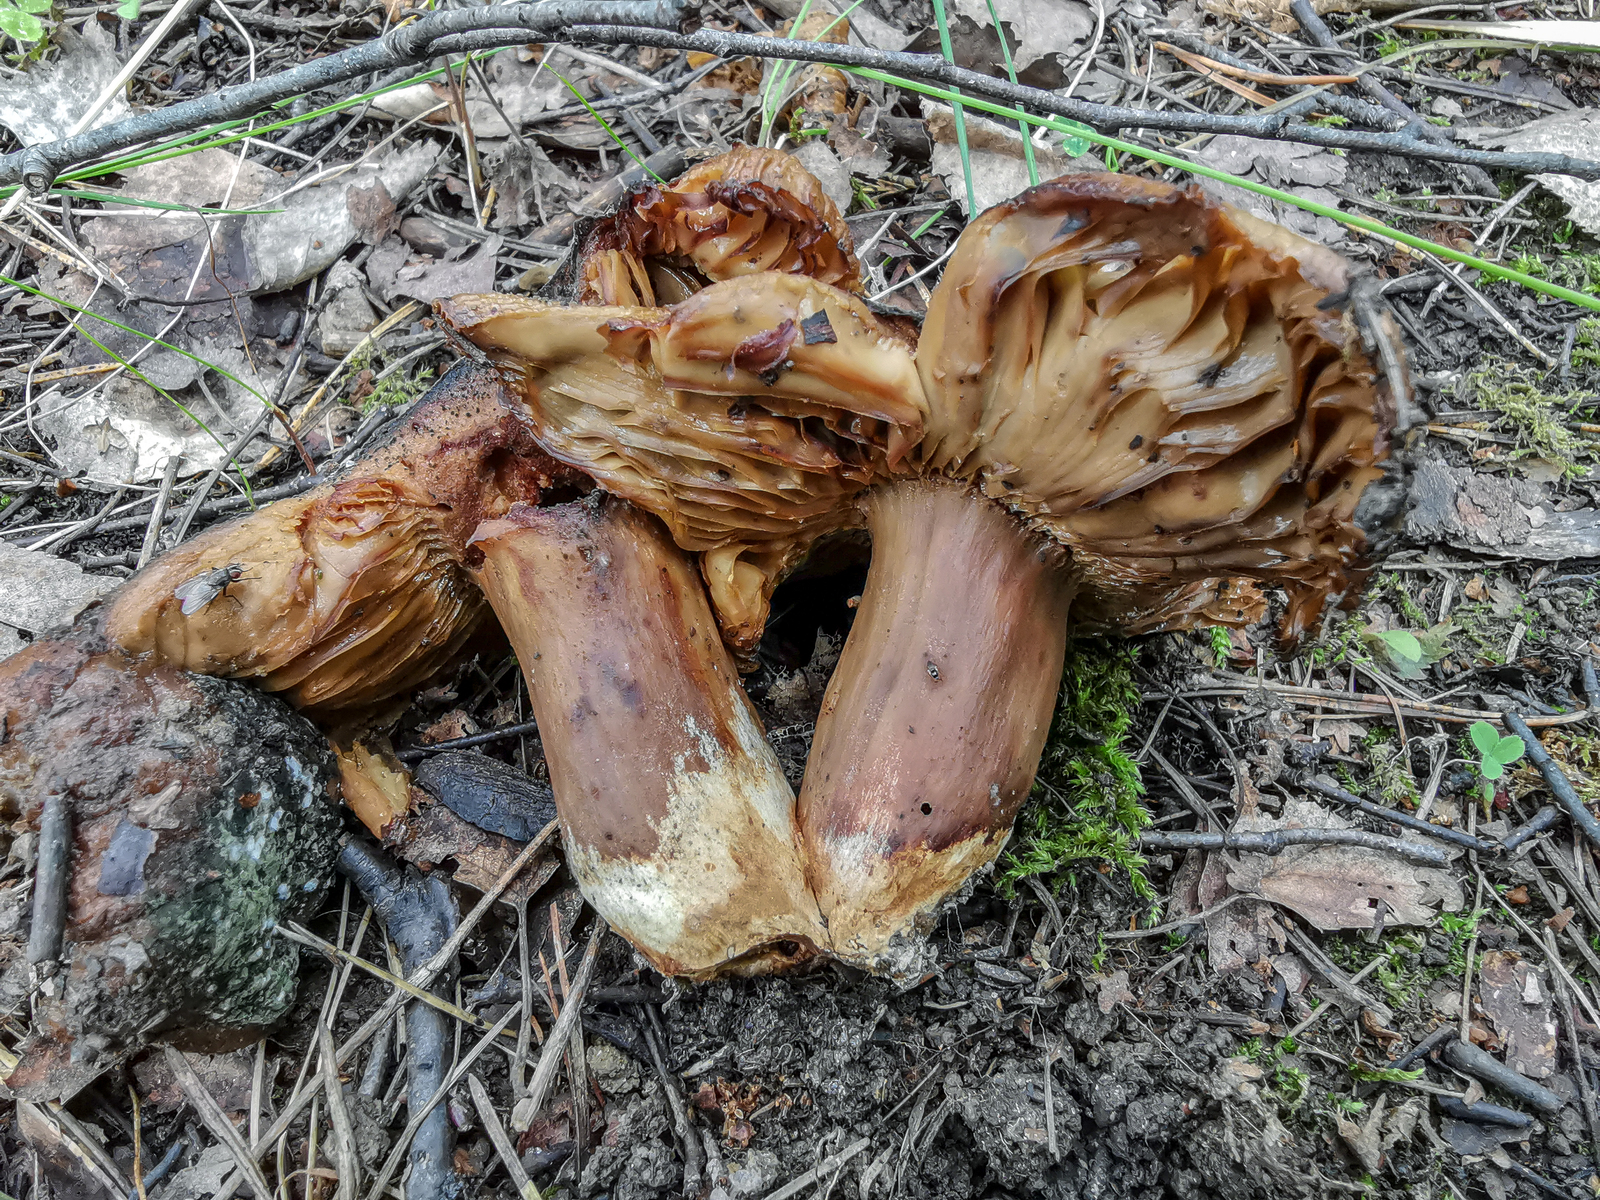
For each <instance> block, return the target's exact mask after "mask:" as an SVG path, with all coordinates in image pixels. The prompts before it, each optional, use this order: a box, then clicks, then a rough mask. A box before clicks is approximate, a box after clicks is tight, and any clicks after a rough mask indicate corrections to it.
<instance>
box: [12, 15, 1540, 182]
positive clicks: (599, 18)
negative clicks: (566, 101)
mask: <svg viewBox="0 0 1600 1200" xmlns="http://www.w3.org/2000/svg"><path fill="white" fill-rule="evenodd" d="M680 11H681V8H680V5H679V4H678V3H676V0H612V2H607V0H547V2H545V3H538V4H526V3H525V4H506V5H496V6H493V7H485V8H463V9H454V10H452V11H450V12H442V13H434V14H432V15H431V16H426V17H423V18H421V19H420V20H416V21H413V22H412V23H411V24H409V25H402V26H399V27H398V28H395V29H391V30H390V31H389V32H388V33H386V34H384V35H383V36H382V37H381V38H378V39H377V40H375V41H371V42H367V43H365V44H364V45H360V46H354V47H352V48H351V49H349V50H342V51H340V52H339V53H337V54H329V55H327V56H326V57H323V58H318V59H314V60H313V61H311V62H308V63H304V64H302V65H301V66H298V67H291V68H290V69H289V70H287V71H280V72H278V73H277V74H276V75H268V76H265V77H263V78H261V79H258V80H256V81H255V82H253V83H245V84H239V85H237V86H235V87H225V88H223V89H222V90H221V91H219V92H216V93H215V94H213V95H210V96H205V97H202V98H200V99H198V100H188V101H185V102H183V103H182V104H173V105H170V106H168V107H166V108H158V109H154V110H152V111H150V112H145V113H140V114H138V115H137V116H133V117H128V118H126V119H124V120H121V121H116V122H113V123H112V124H110V125H103V126H101V127H100V128H99V129H94V130H90V131H89V132H87V133H80V134H78V135H77V136H75V137H69V138H63V139H61V140H60V141H57V142H47V143H44V144H42V145H38V146H29V147H27V148H26V149H23V150H13V151H12V152H11V153H9V154H5V155H0V184H14V183H21V184H22V185H23V186H24V187H26V188H27V189H28V190H29V191H30V192H32V193H34V194H35V195H41V194H43V193H44V192H46V191H48V190H49V188H50V186H51V185H52V184H53V183H54V182H55V180H56V176H58V175H59V174H61V172H62V171H65V170H66V169H67V168H68V167H71V166H75V165H76V164H78V163H84V162H89V161H92V160H93V159H96V158H99V157H101V156H103V155H106V154H110V153H112V152H113V151H118V150H126V149H128V148H130V147H132V146H136V145H139V144H141V143H144V142H149V141H153V140H156V139H159V138H164V137H171V136H173V135H176V134H182V133H189V132H191V131H193V130H196V129H203V128H205V127H206V126H208V125H215V124H218V123H220V122H224V121H237V120H240V119H242V118H245V117H251V116H254V115H255V114H256V113H258V112H260V111H261V110H263V109H265V108H268V107H270V106H271V105H274V104H276V103H278V102H279V101H281V100H287V99H289V98H290V97H291V96H298V95H301V94H303V93H306V92H312V91H316V90H317V89H319V88H326V87H331V86H333V85H335V84H339V83H343V82H345V81H347V80H350V79H354V78H356V77H357V76H361V75H368V74H372V73H374V72H383V71H392V70H395V69H397V68H399V67H407V66H413V65H415V64H417V63H421V62H426V61H427V60H429V59H431V58H433V57H435V56H436V55H438V54H440V53H445V52H447V51H446V49H445V48H443V47H441V46H440V44H439V43H440V42H441V40H451V39H454V38H459V37H460V36H461V35H463V34H467V33H469V32H472V31H485V30H487V31H490V32H493V33H494V34H496V35H497V36H498V37H499V38H500V39H501V40H500V41H499V42H498V43H496V44H498V45H515V44H518V43H520V42H529V41H536V42H538V41H548V40H552V39H555V38H557V37H559V38H560V39H561V40H563V41H566V40H569V39H568V38H567V37H566V32H567V27H568V26H570V25H582V26H584V27H586V28H590V29H604V28H606V27H607V26H608V25H625V26H628V27H629V28H637V27H651V26H656V25H675V24H676V23H677V21H678V16H679V13H680ZM609 40H610V41H613V42H615V41H618V40H621V39H620V38H611V39H609ZM1541 169H1553V168H1541Z"/></svg>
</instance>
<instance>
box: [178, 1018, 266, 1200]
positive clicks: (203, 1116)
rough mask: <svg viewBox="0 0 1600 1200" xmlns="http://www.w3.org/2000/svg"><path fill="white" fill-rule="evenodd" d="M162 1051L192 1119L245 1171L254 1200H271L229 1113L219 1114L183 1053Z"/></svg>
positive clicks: (261, 1175) (216, 1104)
mask: <svg viewBox="0 0 1600 1200" xmlns="http://www.w3.org/2000/svg"><path fill="white" fill-rule="evenodd" d="M163 1052H164V1053H165V1054H166V1058H167V1065H168V1066H169V1067H171V1068H172V1073H173V1074H174V1075H175V1076H177V1079H178V1086H179V1087H180V1088H182V1089H183V1094H184V1097H185V1098H186V1099H187V1100H188V1101H189V1105H190V1107H191V1108H193V1109H194V1112H195V1116H197V1117H199V1118H200V1122H201V1124H203V1125H204V1126H205V1127H206V1128H207V1129H209V1130H210V1131H211V1136H213V1137H214V1138H216V1139H217V1140H218V1141H219V1142H221V1143H222V1144H223V1145H224V1146H226V1147H227V1149H228V1153H230V1154H231V1155H233V1160H234V1162H235V1163H236V1164H238V1167H239V1169H240V1170H241V1171H243V1172H244V1178H245V1182H246V1183H248V1184H249V1185H250V1190H251V1191H253V1192H254V1193H255V1194H256V1200H273V1192H272V1185H271V1184H269V1183H268V1182H267V1177H266V1176H265V1175H263V1174H262V1173H261V1167H260V1166H259V1165H258V1164H257V1162H256V1160H255V1158H254V1157H253V1156H252V1155H251V1153H250V1148H249V1147H248V1146H246V1145H245V1144H244V1139H243V1138H242V1137H240V1136H239V1131H238V1130H237V1129H235V1128H234V1127H233V1122H232V1121H230V1120H228V1114H227V1113H225V1112H223V1111H222V1106H221V1105H220V1104H218V1103H217V1102H216V1100H215V1099H214V1098H213V1097H212V1095H211V1093H210V1092H209V1091H207V1090H206V1085H205V1081H204V1080H202V1079H201V1078H200V1076H199V1075H198V1074H197V1073H196V1072H195V1069H194V1068H193V1067H191V1066H190V1065H189V1060H188V1059H187V1058H185V1057H184V1056H183V1054H182V1052H180V1051H178V1050H175V1049H174V1048H173V1047H171V1046H166V1047H164V1048H163Z"/></svg>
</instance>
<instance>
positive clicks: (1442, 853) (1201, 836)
mask: <svg viewBox="0 0 1600 1200" xmlns="http://www.w3.org/2000/svg"><path fill="white" fill-rule="evenodd" d="M1290 846H1362V847H1365V848H1366V849H1368V850H1382V851H1385V852H1387V853H1389V854H1397V855H1399V856H1400V857H1401V858H1404V859H1407V860H1408V861H1410V862H1414V863H1420V864H1423V865H1425V866H1434V867H1442V866H1444V865H1445V864H1446V863H1448V862H1449V861H1450V854H1449V852H1448V851H1446V850H1444V849H1442V848H1441V847H1438V846H1425V845H1423V844H1422V843H1420V842H1402V841H1401V840H1400V839H1399V838H1392V837H1385V836H1384V835H1383V834H1381V833H1368V832H1367V831H1366V830H1365V829H1274V830H1270V831H1268V832H1264V833H1142V834H1140V835H1139V849H1141V850H1252V851H1255V852H1257V853H1261V854H1281V853H1282V852H1283V851H1285V850H1287V849H1288V848H1289V847H1290Z"/></svg>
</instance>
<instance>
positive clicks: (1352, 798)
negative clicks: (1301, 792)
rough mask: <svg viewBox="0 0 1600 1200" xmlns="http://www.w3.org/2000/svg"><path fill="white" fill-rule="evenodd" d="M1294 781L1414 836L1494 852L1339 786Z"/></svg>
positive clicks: (1490, 847)
mask: <svg viewBox="0 0 1600 1200" xmlns="http://www.w3.org/2000/svg"><path fill="white" fill-rule="evenodd" d="M1298 782H1299V784H1300V786H1301V787H1303V788H1305V789H1306V790H1307V791H1311V792H1316V793H1317V795H1319V796H1326V797H1327V798H1328V799H1330V800H1337V801H1339V802H1340V803H1341V804H1349V805H1351V806H1352V807H1354V808H1358V809H1360V810H1361V811H1362V812H1364V813H1366V814H1367V815H1368V816H1371V817H1377V818H1378V819H1379V820H1381V821H1388V822H1390V823H1391V824H1394V825H1399V826H1400V827H1401V828H1403V829H1411V830H1415V831H1416V832H1417V833H1424V834H1427V835H1428V836H1429V837H1435V838H1438V839H1439V840H1440V841H1444V842H1450V843H1451V844H1453V845H1456V846H1460V847H1461V848H1462V849H1463V850H1476V851H1478V852H1479V853H1480V854H1485V853H1488V852H1489V851H1491V850H1493V849H1495V847H1494V846H1493V845H1491V844H1490V843H1488V842H1486V841H1484V840H1483V839H1482V838H1476V837H1473V836H1472V835H1471V834H1470V833H1462V832H1461V830H1459V829H1451V828H1450V827H1449V826H1447V825H1435V824H1434V823H1433V822H1431V821H1423V820H1420V819H1419V818H1417V817H1413V816H1411V815H1410V814H1408V813H1403V812H1399V811H1397V810H1395V809H1391V808H1384V807H1383V806H1382V805H1381V804H1374V803H1372V801H1370V800H1363V799H1362V798H1361V797H1360V796H1357V795H1355V794H1354V793H1352V792H1347V791H1345V790H1344V789H1343V788H1342V787H1336V786H1334V785H1333V784H1331V783H1323V782H1322V781H1321V780H1320V779H1317V778H1316V777H1315V776H1310V775H1307V776H1302V777H1301V778H1300V780H1299V781H1298Z"/></svg>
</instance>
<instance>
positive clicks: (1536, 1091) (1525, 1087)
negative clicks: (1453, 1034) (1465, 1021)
mask: <svg viewBox="0 0 1600 1200" xmlns="http://www.w3.org/2000/svg"><path fill="white" fill-rule="evenodd" d="M1440 1057H1441V1058H1443V1059H1444V1060H1445V1062H1447V1063H1449V1064H1450V1065H1451V1066H1452V1067H1454V1068H1455V1069H1456V1070H1458V1071H1461V1072H1462V1073H1464V1074H1467V1075H1471V1076H1472V1077H1473V1078H1474V1079H1481V1080H1483V1082H1484V1083H1492V1084H1493V1085H1494V1086H1495V1087H1497V1088H1499V1089H1500V1090H1501V1091H1502V1092H1504V1093H1506V1095H1508V1096H1515V1097H1516V1098H1517V1099H1518V1100H1521V1101H1522V1102H1523V1103H1524V1104H1528V1105H1531V1106H1532V1107H1534V1108H1536V1109H1538V1110H1539V1111H1540V1112H1542V1113H1546V1114H1548V1113H1553V1112H1558V1111H1559V1110H1560V1108H1561V1106H1562V1104H1563V1103H1564V1101H1563V1100H1562V1099H1561V1097H1560V1096H1558V1095H1556V1094H1555V1093H1554V1092H1552V1091H1551V1090H1550V1089H1549V1088H1547V1087H1543V1086H1541V1085H1539V1084H1537V1083H1535V1082H1533V1080H1531V1079H1528V1078H1525V1077H1524V1076H1522V1075H1519V1074H1518V1073H1517V1072H1516V1071H1514V1070H1512V1069H1511V1068H1510V1067H1508V1066H1506V1065H1505V1063H1503V1062H1501V1061H1500V1060H1499V1059H1497V1058H1495V1057H1494V1056H1493V1055H1491V1054H1489V1053H1488V1052H1487V1051H1485V1050H1482V1049H1480V1048H1479V1047H1477V1046H1474V1045H1473V1044H1472V1043H1471V1042H1463V1041H1462V1040H1461V1039H1459V1038H1456V1039H1454V1040H1452V1041H1447V1042H1445V1044H1444V1047H1443V1049H1442V1050H1441V1051H1440Z"/></svg>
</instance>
